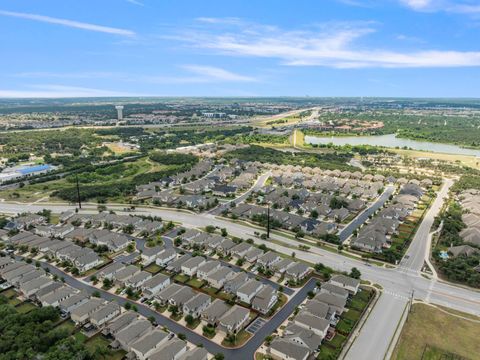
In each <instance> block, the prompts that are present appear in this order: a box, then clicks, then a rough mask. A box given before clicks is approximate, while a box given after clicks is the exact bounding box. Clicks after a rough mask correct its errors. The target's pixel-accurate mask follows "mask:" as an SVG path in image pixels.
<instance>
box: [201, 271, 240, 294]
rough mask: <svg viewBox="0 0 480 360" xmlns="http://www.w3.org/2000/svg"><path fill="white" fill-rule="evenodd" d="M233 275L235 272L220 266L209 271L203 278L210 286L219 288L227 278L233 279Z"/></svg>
mask: <svg viewBox="0 0 480 360" xmlns="http://www.w3.org/2000/svg"><path fill="white" fill-rule="evenodd" d="M235 275H236V273H235V272H234V271H232V270H231V269H229V268H228V267H226V266H222V267H221V268H219V269H217V270H215V271H212V272H210V273H209V274H208V275H207V277H206V279H205V280H207V282H208V284H209V285H210V286H211V287H214V288H216V289H221V288H222V287H223V285H225V283H226V282H227V281H228V280H230V279H233V278H234V277H235Z"/></svg>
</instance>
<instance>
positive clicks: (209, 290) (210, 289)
mask: <svg viewBox="0 0 480 360" xmlns="http://www.w3.org/2000/svg"><path fill="white" fill-rule="evenodd" d="M202 291H205V292H206V293H207V294H208V295H211V296H215V294H216V293H217V291H218V289H215V288H213V287H210V286H205V287H203V288H202Z"/></svg>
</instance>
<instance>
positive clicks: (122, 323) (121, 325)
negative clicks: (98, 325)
mask: <svg viewBox="0 0 480 360" xmlns="http://www.w3.org/2000/svg"><path fill="white" fill-rule="evenodd" d="M137 319H138V314H137V313H136V312H134V311H125V312H124V313H123V314H121V315H119V316H117V317H116V318H114V319H113V320H111V321H110V322H108V323H107V325H106V326H105V328H104V329H103V333H104V334H105V335H112V336H115V335H116V334H117V333H118V332H120V331H121V330H123V329H125V328H126V327H127V326H128V325H130V324H131V323H133V322H135V320H137Z"/></svg>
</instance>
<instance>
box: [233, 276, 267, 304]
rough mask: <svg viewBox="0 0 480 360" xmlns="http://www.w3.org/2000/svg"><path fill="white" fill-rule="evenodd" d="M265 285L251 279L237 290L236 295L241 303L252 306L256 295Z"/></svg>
mask: <svg viewBox="0 0 480 360" xmlns="http://www.w3.org/2000/svg"><path fill="white" fill-rule="evenodd" d="M262 287H263V284H262V283H261V282H260V281H257V280H254V279H250V280H248V281H247V282H246V283H244V284H243V285H242V286H240V288H239V289H238V290H237V292H236V295H237V297H238V298H239V300H240V301H243V302H244V303H247V304H250V303H251V302H252V300H253V298H254V296H255V295H257V294H258V292H259V291H260V290H261V289H262Z"/></svg>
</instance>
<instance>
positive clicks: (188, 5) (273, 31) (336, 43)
mask: <svg viewBox="0 0 480 360" xmlns="http://www.w3.org/2000/svg"><path fill="white" fill-rule="evenodd" d="M0 46H1V47H0V48H1V52H0V97H71V96H131V95H139V96H153V95H155V96H304V95H309V96H403V97H480V82H479V80H480V1H479V0H375V1H374V0H321V1H320V0H311V1H310V0H308V1H307V0H295V1H293V0H288V1H286V0H262V1H253V0H243V1H238V0H228V1H225V0H223V1H217V0H203V1H198V0H182V1H174V0H171V1H168V0H161V1H159V0H81V1H80V0H77V1H73V0H71V1H65V0H56V1H53V0H42V1H38V0H22V1H18V0H0Z"/></svg>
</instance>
